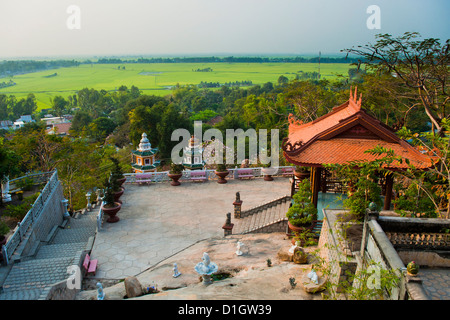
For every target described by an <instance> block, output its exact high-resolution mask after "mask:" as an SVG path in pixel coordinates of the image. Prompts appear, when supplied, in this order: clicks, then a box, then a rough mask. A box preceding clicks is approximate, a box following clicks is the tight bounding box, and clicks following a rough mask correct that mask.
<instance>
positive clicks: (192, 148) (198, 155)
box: [183, 136, 205, 170]
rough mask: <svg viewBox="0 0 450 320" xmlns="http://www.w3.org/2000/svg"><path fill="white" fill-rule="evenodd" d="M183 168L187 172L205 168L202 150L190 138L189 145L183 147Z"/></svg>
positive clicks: (194, 140) (195, 141)
mask: <svg viewBox="0 0 450 320" xmlns="http://www.w3.org/2000/svg"><path fill="white" fill-rule="evenodd" d="M183 155H184V158H183V166H184V167H185V168H186V169H187V170H203V169H204V167H205V161H203V157H202V155H203V148H202V146H201V145H200V143H198V140H197V139H195V138H194V136H192V137H191V139H190V140H189V145H188V146H187V147H185V149H184V152H183Z"/></svg>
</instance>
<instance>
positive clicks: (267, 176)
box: [261, 164, 273, 181]
mask: <svg viewBox="0 0 450 320" xmlns="http://www.w3.org/2000/svg"><path fill="white" fill-rule="evenodd" d="M261 172H262V174H263V176H264V181H273V178H272V172H273V168H270V164H263V165H262V166H261Z"/></svg>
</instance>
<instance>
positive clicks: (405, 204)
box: [392, 183, 436, 218]
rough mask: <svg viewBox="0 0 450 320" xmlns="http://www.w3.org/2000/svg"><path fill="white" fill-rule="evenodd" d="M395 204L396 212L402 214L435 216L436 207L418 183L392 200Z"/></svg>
mask: <svg viewBox="0 0 450 320" xmlns="http://www.w3.org/2000/svg"><path fill="white" fill-rule="evenodd" d="M392 202H393V203H394V205H395V212H397V213H399V214H400V215H402V216H405V215H407V214H408V213H410V214H411V215H412V216H420V217H422V218H424V217H425V218H435V217H436V209H435V206H434V204H433V201H431V199H430V198H429V197H428V196H426V195H424V194H423V192H421V191H420V189H419V188H418V186H417V184H416V183H412V184H411V185H409V187H408V188H407V189H406V190H404V191H402V192H401V195H400V196H399V197H398V198H397V199H395V200H394V201H392Z"/></svg>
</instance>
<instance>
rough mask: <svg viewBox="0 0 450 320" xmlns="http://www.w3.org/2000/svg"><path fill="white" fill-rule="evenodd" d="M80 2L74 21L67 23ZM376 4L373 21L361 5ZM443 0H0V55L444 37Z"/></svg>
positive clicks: (263, 50)
mask: <svg viewBox="0 0 450 320" xmlns="http://www.w3.org/2000/svg"><path fill="white" fill-rule="evenodd" d="M71 5H75V6H77V7H78V8H79V9H80V12H79V22H80V29H70V28H68V26H67V21H68V20H70V21H71V22H73V21H77V20H71V18H73V17H74V16H72V14H71V13H67V9H68V7H69V6H71ZM370 5H377V6H378V7H379V8H380V10H381V29H379V30H377V29H374V30H370V29H368V28H367V26H366V21H367V19H368V18H369V17H370V14H368V13H367V12H366V10H367V8H368V7H369V6H370ZM449 9H450V1H449V0H428V1H424V0H0V58H11V57H38V56H47V57H49V56H61V55H68V56H79V55H97V56H105V55H125V54H126V55H165V54H169V55H170V54H171V55H189V54H190V55H211V54H302V53H315V54H317V52H319V51H321V52H322V53H338V52H339V51H340V50H341V49H345V48H350V47H351V46H356V45H364V44H367V43H369V42H372V43H373V42H374V35H375V34H378V33H390V34H393V35H400V34H403V33H404V32H406V31H417V32H420V33H421V34H422V35H423V36H424V37H434V38H440V39H441V40H443V42H444V41H445V40H447V39H448V38H450V23H449V18H448V17H449V13H450V10H449Z"/></svg>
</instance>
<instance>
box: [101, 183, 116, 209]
mask: <svg viewBox="0 0 450 320" xmlns="http://www.w3.org/2000/svg"><path fill="white" fill-rule="evenodd" d="M111 180H112V181H111ZM113 181H114V179H106V180H105V182H104V184H103V187H104V190H105V195H104V197H103V201H104V202H105V203H104V205H103V206H104V207H105V208H113V207H115V206H116V204H115V201H114V182H113Z"/></svg>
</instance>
